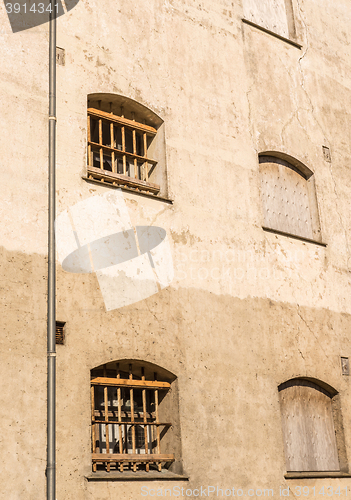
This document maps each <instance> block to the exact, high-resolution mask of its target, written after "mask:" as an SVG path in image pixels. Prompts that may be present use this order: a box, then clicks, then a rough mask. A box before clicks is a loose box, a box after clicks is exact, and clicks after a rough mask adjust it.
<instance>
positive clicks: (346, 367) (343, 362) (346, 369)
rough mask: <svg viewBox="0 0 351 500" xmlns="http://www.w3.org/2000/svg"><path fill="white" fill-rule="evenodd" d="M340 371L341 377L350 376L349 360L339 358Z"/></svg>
mask: <svg viewBox="0 0 351 500" xmlns="http://www.w3.org/2000/svg"><path fill="white" fill-rule="evenodd" d="M341 371H342V374H343V375H350V364H349V358H343V357H341Z"/></svg>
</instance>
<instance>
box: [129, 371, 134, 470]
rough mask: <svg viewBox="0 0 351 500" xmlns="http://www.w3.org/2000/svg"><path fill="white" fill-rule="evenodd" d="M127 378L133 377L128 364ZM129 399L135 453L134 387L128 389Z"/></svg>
mask: <svg viewBox="0 0 351 500" xmlns="http://www.w3.org/2000/svg"><path fill="white" fill-rule="evenodd" d="M129 379H130V380H132V379H133V373H132V365H129ZM129 399H130V420H131V422H132V426H131V427H132V450H133V454H135V453H136V450H135V425H133V424H134V389H129ZM133 471H134V472H136V463H133Z"/></svg>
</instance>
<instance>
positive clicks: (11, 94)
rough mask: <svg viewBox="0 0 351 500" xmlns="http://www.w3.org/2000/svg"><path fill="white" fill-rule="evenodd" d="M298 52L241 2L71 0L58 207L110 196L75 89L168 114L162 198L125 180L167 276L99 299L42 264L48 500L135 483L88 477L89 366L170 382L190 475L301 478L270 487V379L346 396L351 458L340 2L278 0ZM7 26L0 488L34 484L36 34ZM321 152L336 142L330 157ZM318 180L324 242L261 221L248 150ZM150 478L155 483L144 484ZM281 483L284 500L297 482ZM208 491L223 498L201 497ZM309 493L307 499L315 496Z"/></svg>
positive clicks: (41, 415) (43, 34)
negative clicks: (311, 383) (161, 232)
mask: <svg viewBox="0 0 351 500" xmlns="http://www.w3.org/2000/svg"><path fill="white" fill-rule="evenodd" d="M293 7H294V12H295V26H296V40H297V42H298V43H300V44H301V45H302V48H301V50H300V49H299V48H298V47H296V46H294V45H289V44H287V43H286V42H284V41H282V40H279V39H278V38H275V37H273V36H271V35H269V34H267V33H264V32H262V31H259V30H257V29H256V28H254V27H252V26H249V25H247V24H244V23H242V17H243V6H242V3H241V2H226V1H224V0H221V1H216V2H214V1H212V0H211V1H210V0H207V1H203V2H196V3H195V2H192V1H190V0H182V1H181V0H179V1H176V0H171V1H168V2H162V1H160V0H150V1H148V2H142V1H141V0H137V1H135V2H133V3H131V2H122V1H119V0H118V1H116V0H114V1H112V0H105V1H104V2H97V0H82V1H81V2H80V3H79V4H78V6H77V7H76V8H75V9H73V10H72V11H71V12H70V13H69V14H67V15H65V16H63V17H62V18H60V19H59V21H58V41H57V45H58V46H59V47H62V48H64V49H65V51H66V64H65V66H58V67H57V71H58V75H57V77H58V101H57V105H58V113H57V114H58V130H57V141H58V143H57V211H58V213H60V212H61V211H62V210H64V209H66V208H67V207H69V206H71V205H74V204H75V203H77V201H80V200H83V199H86V198H88V197H90V196H92V195H96V194H103V193H105V192H106V190H108V189H111V188H108V187H104V186H98V185H96V184H92V183H87V182H86V181H84V180H83V179H82V178H81V176H82V174H83V173H84V169H85V165H86V132H87V131H86V98H87V95H88V94H90V93H95V92H106V93H118V94H122V95H125V96H127V97H130V98H132V99H135V100H137V101H139V102H141V103H142V104H144V105H145V106H147V107H149V108H151V109H152V110H153V111H154V112H156V113H157V114H158V115H159V116H160V117H161V118H162V119H163V120H164V122H165V137H166V152H167V175H168V190H169V196H170V198H172V199H173V200H174V203H173V204H168V203H165V202H162V201H159V200H154V199H149V198H146V197H141V196H138V195H135V194H131V193H126V194H125V199H126V203H127V206H128V208H129V210H130V214H131V219H132V222H133V224H135V225H143V224H153V225H157V226H160V227H163V228H165V229H166V230H167V233H168V236H169V239H170V243H171V250H172V254H173V259H174V267H175V278H174V280H173V282H172V284H171V285H170V286H169V287H168V288H166V289H164V290H163V291H161V292H160V293H159V294H157V295H155V296H153V297H150V298H148V299H146V300H144V301H141V302H138V303H136V304H133V305H130V306H127V307H124V308H122V309H118V310H114V311H110V312H106V311H105V308H104V303H103V300H102V296H101V292H100V289H99V287H98V282H97V279H96V276H95V275H74V274H69V273H66V272H64V271H63V270H62V269H61V267H60V266H59V265H58V269H57V319H58V320H62V321H66V322H67V327H66V333H67V339H66V345H65V346H58V347H57V353H58V354H57V376H58V384H57V498H58V499H60V500H61V499H64V500H70V499H73V498H74V499H75V500H90V499H97V500H100V499H101V500H107V499H108V500H110V499H111V500H114V499H116V498H123V499H126V500H135V499H136V498H142V497H141V486H142V485H143V483H140V482H103V483H101V482H87V481H86V479H85V476H86V475H89V473H90V470H91V465H90V388H89V376H90V369H91V368H93V367H94V366H98V365H100V364H102V363H104V362H107V361H110V360H115V359H122V358H135V359H142V360H146V361H149V362H152V363H156V364H159V365H161V366H163V367H164V368H166V369H167V370H169V371H171V372H173V373H175V374H176V375H177V377H178V382H179V394H180V401H179V408H180V423H181V440H182V454H183V467H184V472H185V473H186V474H187V475H188V476H189V483H185V482H180V483H166V482H158V483H156V484H155V483H152V487H155V488H157V487H160V488H166V487H168V488H169V487H172V486H173V485H174V484H179V486H180V487H188V488H192V489H194V488H197V487H200V486H201V485H203V486H207V485H214V486H219V487H223V488H232V487H234V488H243V489H244V490H245V489H248V488H254V489H256V488H273V489H274V491H275V496H278V495H279V487H280V486H284V487H285V488H286V487H287V485H289V486H290V487H292V488H293V487H294V486H295V485H296V484H299V485H308V486H310V488H312V487H313V486H314V485H315V486H316V488H320V487H322V485H323V484H324V485H333V486H334V488H336V487H337V486H338V485H340V486H342V487H345V486H348V485H350V487H351V480H350V479H341V478H338V479H325V480H323V479H308V480H303V481H300V480H290V481H287V480H285V479H284V473H285V462H284V454H283V436H282V431H281V424H280V411H279V401H278V391H277V387H278V385H279V384H280V383H282V382H284V381H286V380H288V379H290V378H292V377H297V376H308V377H313V378H316V379H320V380H322V381H324V382H326V383H328V384H330V385H331V386H333V387H334V388H335V389H336V390H337V391H339V393H340V397H341V405H342V413H343V419H344V428H345V440H346V446H347V451H348V455H349V458H351V434H350V423H351V422H350V408H351V404H350V389H349V378H348V377H345V376H342V374H341V367H340V356H347V357H348V356H351V344H350V338H349V331H350V326H351V316H350V314H351V304H350V301H349V288H350V287H349V285H350V273H349V260H350V253H349V241H348V240H349V238H350V219H349V198H350V188H349V185H350V182H349V181H350V173H349V163H350V160H349V158H350V143H349V138H350V124H349V123H350V115H349V106H348V103H349V101H350V97H351V96H350V86H351V85H350V83H351V82H350V77H349V74H350V71H349V65H350V63H349V61H350V60H351V59H350V46H349V45H348V33H349V31H350V23H351V18H350V16H351V14H350V12H351V11H350V7H349V6H348V2H346V1H343V0H335V1H334V2H333V3H331V2H327V1H322V2H320V1H319V2H317V1H314V0H299V1H297V0H296V1H295V0H294V2H293ZM0 16H1V26H2V29H1V31H0V46H1V74H0V95H1V99H0V120H1V125H2V126H1V156H0V162H1V167H2V168H1V174H0V175H1V186H2V189H1V193H2V195H1V203H0V214H1V217H0V234H1V247H2V249H1V256H2V257H1V259H0V267H1V282H0V283H1V285H0V286H1V290H2V291H3V294H2V295H3V297H2V298H1V318H2V322H1V324H2V328H1V352H2V356H3V360H2V363H1V364H0V367H1V368H0V370H1V374H2V376H1V391H0V402H1V404H0V408H1V410H0V414H1V429H2V430H1V437H0V449H1V456H2V457H3V460H2V467H1V476H2V478H1V483H2V488H1V489H0V492H1V493H0V498H4V499H5V498H6V499H11V500H23V499H26V500H27V499H28V500H37V499H39V498H44V497H45V475H44V473H45V461H46V455H45V446H46V435H45V419H46V302H45V300H46V273H47V271H46V244H47V235H46V234H47V229H46V220H47V110H48V97H47V87H48V77H47V70H48V64H47V58H48V27H47V26H46V25H44V26H41V27H38V28H33V29H31V30H28V31H25V32H22V33H18V34H12V33H11V30H10V27H9V25H8V22H7V18H6V13H5V9H4V6H3V5H2V4H1V5H0ZM322 146H328V147H329V148H330V150H331V155H332V162H331V163H329V162H327V161H326V160H325V159H324V156H323V151H322ZM274 150H276V151H281V152H283V153H286V154H289V155H291V156H293V157H296V158H297V159H299V160H300V161H302V162H303V163H304V164H306V165H307V166H308V167H309V168H310V169H311V170H312V171H313V172H314V175H315V183H316V192H317V199H318V205H319V215H320V220H321V228H322V239H323V242H325V243H326V244H327V246H326V247H323V246H320V245H316V244H313V243H307V242H302V241H299V240H296V239H290V238H287V237H284V236H280V235H276V234H272V233H268V232H264V231H263V230H262V223H263V214H262V209H261V200H260V183H259V177H258V153H259V152H262V151H274ZM147 486H148V487H149V486H150V487H151V484H150V485H149V484H148V485H147ZM291 496H292V495H291ZM213 498H216V497H215V496H213ZM311 498H312V497H311Z"/></svg>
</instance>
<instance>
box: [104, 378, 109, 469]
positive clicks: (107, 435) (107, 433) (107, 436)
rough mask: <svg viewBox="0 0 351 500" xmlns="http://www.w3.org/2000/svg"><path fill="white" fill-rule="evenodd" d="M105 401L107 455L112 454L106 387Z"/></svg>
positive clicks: (106, 389)
mask: <svg viewBox="0 0 351 500" xmlns="http://www.w3.org/2000/svg"><path fill="white" fill-rule="evenodd" d="M104 401H105V421H106V423H105V429H106V453H110V433H109V427H108V426H109V424H108V423H107V422H108V388H107V387H104ZM107 472H110V463H109V462H108V463H107Z"/></svg>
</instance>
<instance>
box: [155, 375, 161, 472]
mask: <svg viewBox="0 0 351 500" xmlns="http://www.w3.org/2000/svg"><path fill="white" fill-rule="evenodd" d="M154 380H157V373H154ZM155 417H156V424H159V423H160V418H159V411H158V389H155ZM156 443H157V454H158V455H159V454H160V453H161V446H160V426H159V425H156ZM157 467H158V470H159V471H160V472H161V463H158V464H157Z"/></svg>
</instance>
